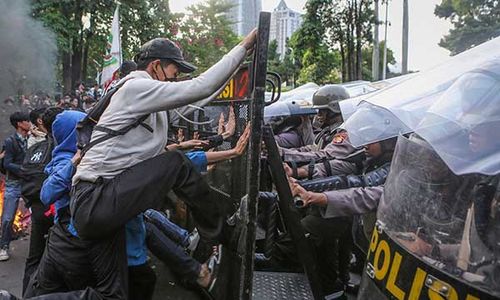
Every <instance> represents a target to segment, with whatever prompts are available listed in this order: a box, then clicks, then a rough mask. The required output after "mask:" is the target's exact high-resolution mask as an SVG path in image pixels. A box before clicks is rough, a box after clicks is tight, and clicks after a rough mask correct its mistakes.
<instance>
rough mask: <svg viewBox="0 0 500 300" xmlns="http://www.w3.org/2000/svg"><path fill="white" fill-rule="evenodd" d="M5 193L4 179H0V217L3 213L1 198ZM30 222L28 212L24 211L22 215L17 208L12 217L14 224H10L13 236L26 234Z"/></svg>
mask: <svg viewBox="0 0 500 300" xmlns="http://www.w3.org/2000/svg"><path fill="white" fill-rule="evenodd" d="M4 193H5V181H4V179H3V178H2V179H0V216H1V215H2V211H3V197H4ZM29 221H30V212H29V210H26V211H25V212H24V213H23V211H22V210H21V208H20V207H19V208H18V209H17V212H16V216H15V217H14V222H13V224H12V232H13V234H14V236H19V235H23V234H24V233H26V232H27V230H28V227H29Z"/></svg>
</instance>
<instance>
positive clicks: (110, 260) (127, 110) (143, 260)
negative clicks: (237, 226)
mask: <svg viewBox="0 0 500 300" xmlns="http://www.w3.org/2000/svg"><path fill="white" fill-rule="evenodd" d="M255 39H256V32H255V31H254V32H252V33H251V34H249V35H248V36H247V37H246V38H245V39H244V40H243V42H241V44H240V45H237V46H236V47H235V48H234V49H233V50H232V51H231V52H230V53H229V54H228V55H226V56H225V57H224V58H223V59H222V60H221V61H220V62H219V63H218V64H216V65H214V66H213V67H212V68H210V69H209V70H208V71H206V72H205V73H204V74H202V75H201V76H199V77H198V78H196V79H193V80H190V81H183V82H175V81H176V78H177V76H178V74H180V73H191V72H193V71H194V70H195V67H194V66H193V65H191V64H189V63H188V62H186V61H184V59H183V57H182V53H181V51H180V49H179V48H178V47H177V46H176V45H175V44H174V43H172V42H171V41H169V40H167V39H161V38H158V39H154V40H152V41H150V42H148V43H146V44H145V45H144V46H143V47H142V48H141V51H140V52H139V53H138V55H136V57H135V58H134V60H135V62H133V63H131V62H127V68H129V67H130V66H131V65H132V66H133V67H132V68H129V74H124V73H122V74H121V75H122V78H121V79H120V80H117V81H116V82H114V83H112V84H111V86H110V87H109V90H108V92H107V93H106V96H104V97H100V96H101V95H100V93H101V92H100V91H99V89H98V87H97V86H95V87H93V88H92V89H90V90H89V91H85V88H84V87H83V85H81V86H79V87H78V90H77V91H75V94H74V95H68V96H65V97H63V98H62V99H61V100H60V101H58V102H57V103H56V104H55V105H54V103H50V102H51V101H50V99H49V100H47V98H45V100H46V101H45V102H44V101H42V102H41V104H40V105H39V107H37V108H32V107H31V105H32V104H33V103H32V101H30V100H29V97H22V98H23V101H22V103H20V104H21V107H22V110H20V111H16V112H14V113H12V114H11V115H10V123H11V125H12V126H13V128H14V129H15V133H14V134H12V135H10V136H9V137H8V138H7V139H6V140H5V143H4V153H3V154H2V156H3V157H2V166H3V169H4V170H2V171H3V172H4V173H5V185H6V194H5V199H4V204H3V206H4V210H3V214H2V244H1V246H2V248H1V252H0V261H5V260H8V259H9V257H10V255H15V254H12V253H10V251H9V244H10V240H11V233H12V221H13V215H14V213H15V211H16V210H17V207H18V204H19V199H21V198H22V199H23V200H24V202H25V204H26V205H27V206H29V207H30V208H31V210H32V215H31V217H32V229H31V235H30V249H29V254H28V259H27V261H26V267H25V273H24V282H23V298H37V299H83V298H86V299H151V298H152V295H153V291H154V286H155V281H156V275H155V273H154V271H153V269H152V268H151V266H150V265H149V262H148V259H147V249H149V250H150V251H151V253H153V254H155V255H156V256H157V257H158V258H160V259H161V260H162V261H164V262H166V263H167V264H168V265H169V267H171V269H172V270H173V272H174V273H175V274H177V275H178V276H179V277H180V278H181V280H182V282H185V283H186V284H187V285H191V286H195V287H198V288H201V289H202V290H204V291H206V292H210V290H211V289H212V288H213V286H214V284H215V282H216V279H217V277H216V270H217V267H218V264H219V263H220V256H221V253H222V246H221V244H222V242H223V236H222V227H223V226H222V225H223V217H222V214H221V211H220V209H219V208H218V205H217V203H214V202H213V200H211V199H210V198H209V197H208V185H207V183H206V182H205V181H204V180H203V178H202V177H201V175H200V173H202V172H205V171H206V169H207V166H208V165H211V164H214V163H217V162H220V161H223V160H228V159H233V158H235V157H238V156H241V155H242V154H243V153H244V151H245V149H246V145H247V143H248V140H249V136H250V127H249V126H247V127H246V129H245V130H244V131H243V132H241V135H240V137H239V139H238V140H237V141H236V143H235V147H233V148H232V149H229V150H225V151H210V152H206V151H204V150H209V148H210V147H209V146H210V145H211V144H210V143H209V142H207V141H204V140H187V141H176V143H172V142H171V141H170V142H169V141H168V140H169V139H168V124H169V123H168V117H167V111H169V110H171V109H176V108H181V107H184V106H186V105H188V104H190V103H194V102H198V103H199V102H203V103H208V102H209V101H211V100H212V99H215V98H216V96H217V91H218V89H219V88H220V87H221V86H223V85H224V84H225V82H226V81H227V80H228V79H229V78H230V77H231V75H232V74H233V72H234V71H235V70H236V69H237V68H239V66H240V64H241V63H242V62H243V60H244V59H245V57H246V55H247V52H248V51H251V49H252V48H253V45H254V43H255ZM134 69H136V70H134ZM94 97H100V99H99V101H98V102H97V101H93V100H94V99H95V98H94ZM89 99H92V100H91V101H87V100H89ZM87 102H92V104H94V102H95V104H96V105H95V107H94V109H90V107H85V104H86V103H87ZM36 103H37V104H38V102H36ZM13 104H14V105H15V103H13ZM37 106H38V105H37ZM30 109H31V111H30ZM87 113H88V114H87ZM185 113H186V112H185ZM94 118H96V119H94ZM89 120H92V121H91V122H95V121H98V125H97V126H95V128H94V125H95V123H93V124H92V125H91V127H90V129H91V132H92V136H91V137H90V136H89V137H88V138H89V139H88V140H84V137H85V135H84V134H82V132H81V131H78V133H77V125H78V124H80V125H79V126H83V125H82V124H88V123H85V122H88V121H89ZM138 120H139V121H138ZM225 120H228V121H227V122H225ZM235 122H236V118H235V115H234V111H233V110H230V112H229V115H227V116H225V117H224V116H221V120H220V122H219V123H220V124H219V129H220V130H219V132H218V133H217V136H216V137H215V138H212V139H208V140H216V141H219V143H220V142H223V141H224V140H225V139H228V138H231V137H232V136H233V135H234V133H235V128H236V125H235ZM130 123H133V124H134V125H133V126H127V125H129V124H130ZM82 139H83V140H82ZM211 147H214V146H211ZM190 150H191V151H190ZM181 151H183V152H181ZM103 155H104V157H103ZM34 166H36V168H35V167H34ZM34 169H38V171H40V170H41V172H39V173H38V174H34V172H30V170H31V171H33V170H34ZM40 173H42V174H40ZM35 175H38V177H37V178H40V177H42V180H39V181H38V185H36V184H35V185H36V186H33V185H34V183H35V182H36V180H35V177H36V176H35ZM34 190H37V191H34ZM170 190H173V191H174V192H175V193H176V194H177V195H178V196H179V197H180V198H181V199H182V200H184V202H185V203H186V204H187V206H188V207H189V208H190V211H191V214H192V216H193V217H194V220H195V222H196V228H195V229H194V230H193V231H192V232H187V231H186V230H185V229H183V228H181V227H179V226H178V225H177V224H175V223H173V222H172V221H170V220H169V219H168V218H167V216H166V215H165V214H164V213H163V212H160V211H159V210H161V207H163V205H164V204H165V202H167V199H166V197H167V195H168V194H169V191H170ZM97 199H99V200H98V201H94V200H97ZM91 211H92V213H90V212H91ZM49 232H50V234H48V233H49ZM200 238H201V239H202V240H203V241H204V243H205V244H206V245H209V249H211V251H210V254H209V256H208V257H204V258H201V259H195V258H194V257H192V256H191V255H190V254H192V253H193V252H194V251H195V249H196V248H197V245H198V241H199V240H200ZM2 297H5V294H2ZM12 297H13V296H12Z"/></svg>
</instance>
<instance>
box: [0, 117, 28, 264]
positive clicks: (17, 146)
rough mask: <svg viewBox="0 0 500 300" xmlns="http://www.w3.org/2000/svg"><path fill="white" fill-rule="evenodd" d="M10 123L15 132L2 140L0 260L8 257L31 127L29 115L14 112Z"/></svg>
mask: <svg viewBox="0 0 500 300" xmlns="http://www.w3.org/2000/svg"><path fill="white" fill-rule="evenodd" d="M10 123H11V125H12V126H13V127H14V128H15V129H16V133H14V134H13V135H11V136H9V137H8V138H7V139H5V141H4V149H5V157H4V159H3V168H5V170H6V174H5V194H4V201H3V210H2V232H1V233H2V236H1V238H0V261H6V260H8V259H9V245H10V241H11V239H12V224H13V222H14V217H15V215H16V212H17V207H18V204H19V198H20V197H21V174H20V170H21V164H22V162H23V160H24V154H25V152H26V148H27V145H28V134H29V131H30V128H31V123H30V121H29V115H28V114H26V113H22V112H15V113H13V114H11V115H10Z"/></svg>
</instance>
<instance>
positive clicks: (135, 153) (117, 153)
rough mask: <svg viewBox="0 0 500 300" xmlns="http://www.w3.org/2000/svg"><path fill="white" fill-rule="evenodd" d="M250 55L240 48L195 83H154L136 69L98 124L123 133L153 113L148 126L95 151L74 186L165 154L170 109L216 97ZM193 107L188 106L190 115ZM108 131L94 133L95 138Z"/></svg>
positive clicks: (82, 165)
mask: <svg viewBox="0 0 500 300" xmlns="http://www.w3.org/2000/svg"><path fill="white" fill-rule="evenodd" d="M245 55H246V49H245V48H244V47H243V46H236V47H235V48H233V50H231V52H229V53H228V54H227V55H226V56H224V58H222V59H221V60H220V61H219V62H218V63H217V64H215V65H214V66H212V67H211V68H210V69H208V70H207V71H205V72H204V73H203V74H201V75H200V76H198V77H197V78H194V79H192V80H187V81H182V82H161V81H158V80H153V79H152V78H151V76H150V75H149V74H148V73H147V72H145V71H135V72H132V73H130V74H129V75H128V76H127V77H125V78H124V79H122V80H126V82H125V84H124V85H123V86H122V87H121V88H120V89H119V90H118V91H117V92H116V94H114V95H113V97H112V99H111V102H110V104H109V106H108V108H107V109H106V111H105V112H104V113H103V115H102V116H101V118H100V120H99V123H98V125H100V126H103V127H106V128H109V129H112V130H118V129H121V128H123V127H125V126H127V125H129V124H131V123H133V122H134V121H135V120H137V119H139V118H140V117H141V116H144V115H149V117H148V118H147V119H146V120H145V123H146V124H147V125H149V126H150V127H151V128H152V129H153V132H152V133H151V132H150V131H148V130H147V129H145V128H144V127H143V126H139V127H136V128H134V129H132V130H130V131H129V132H127V133H126V134H125V135H122V136H117V137H114V138H111V139H108V140H106V141H104V142H102V143H100V144H97V145H96V146H94V147H93V148H91V149H90V150H89V151H88V152H87V153H86V154H85V156H84V157H83V159H82V161H81V162H80V164H79V166H78V168H77V171H76V174H75V176H73V184H76V183H77V182H78V181H80V180H85V181H90V182H95V180H97V178H98V177H103V178H112V177H114V176H116V175H118V174H120V173H121V172H123V171H124V170H125V169H127V168H129V167H131V166H133V165H136V164H138V163H140V162H142V161H144V160H146V159H149V158H152V157H154V156H157V155H159V154H161V153H162V152H164V151H165V150H164V148H165V145H166V144H167V133H168V116H167V110H171V109H176V108H180V107H184V106H186V105H188V104H191V103H195V102H197V101H199V102H198V103H196V105H203V104H206V103H207V102H208V101H210V100H211V99H213V98H215V97H216V96H217V93H218V91H219V90H221V88H223V85H224V83H226V82H227V81H228V80H229V79H230V77H231V76H232V74H233V72H234V71H235V70H236V69H237V68H238V67H239V66H240V64H241V63H242V62H243V59H244V58H245ZM188 109H189V107H187V108H183V109H182V111H180V113H185V112H186V110H188ZM104 134H105V133H104V132H101V131H94V132H93V133H92V138H91V140H95V139H97V138H99V137H101V136H103V135H104Z"/></svg>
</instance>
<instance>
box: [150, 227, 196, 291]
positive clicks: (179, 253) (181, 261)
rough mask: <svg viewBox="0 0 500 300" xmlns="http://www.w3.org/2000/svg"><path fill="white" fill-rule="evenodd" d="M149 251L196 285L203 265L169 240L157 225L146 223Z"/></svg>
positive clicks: (175, 272)
mask: <svg viewBox="0 0 500 300" xmlns="http://www.w3.org/2000/svg"><path fill="white" fill-rule="evenodd" d="M146 232H147V239H146V241H147V245H148V249H149V250H150V251H151V252H152V253H153V254H154V255H155V256H156V257H158V258H159V259H160V260H161V261H162V262H163V263H165V264H166V265H167V266H168V267H169V268H170V269H171V270H172V272H173V273H174V274H176V275H177V276H179V277H180V278H181V279H182V280H184V281H187V282H190V283H195V282H196V279H198V275H199V274H200V270H201V264H200V263H199V262H198V261H197V260H195V259H194V258H192V257H191V256H189V255H188V254H187V253H186V250H185V249H184V248H183V247H182V246H180V245H179V244H178V243H176V242H174V241H173V240H172V239H171V238H169V237H168V236H167V235H166V234H165V233H164V232H163V231H162V230H161V229H160V228H159V227H158V226H157V225H156V224H154V223H151V222H146Z"/></svg>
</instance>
